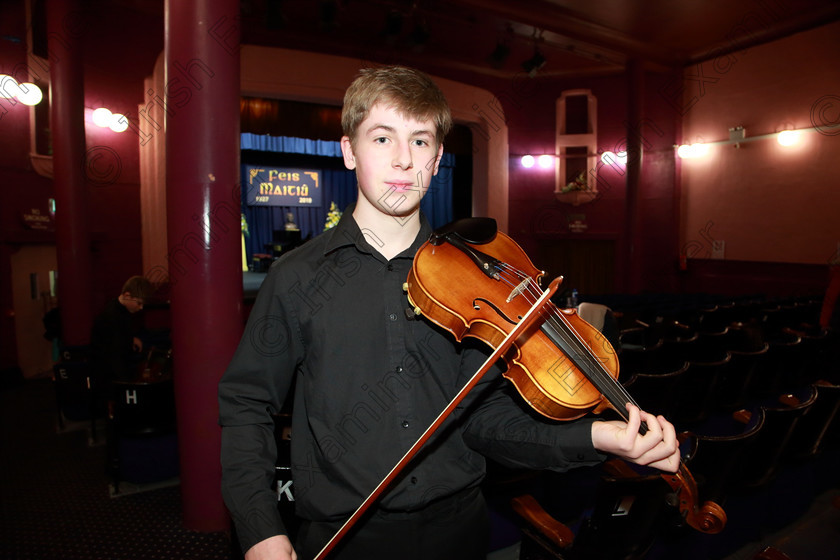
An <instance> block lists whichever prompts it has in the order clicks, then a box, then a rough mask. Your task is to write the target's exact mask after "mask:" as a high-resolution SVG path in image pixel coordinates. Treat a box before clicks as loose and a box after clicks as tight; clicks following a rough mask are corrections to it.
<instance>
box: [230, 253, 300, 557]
mask: <svg viewBox="0 0 840 560" xmlns="http://www.w3.org/2000/svg"><path fill="white" fill-rule="evenodd" d="M278 276H279V272H278V267H276V266H275V267H272V269H271V271H270V272H269V275H268V276H267V277H266V279H265V281H264V282H263V287H262V288H261V289H260V292H259V294H258V296H257V300H256V302H255V303H254V307H253V309H252V310H251V313H250V315H249V318H248V322H247V324H246V326H245V331H244V333H243V335H242V339H241V340H240V343H239V346H238V347H237V350H236V352H235V353H234V356H233V359H232V360H231V362H230V364H229V365H228V368H227V370H226V371H225V373H224V375H223V377H222V379H221V381H220V383H219V395H218V396H219V424H220V425H221V427H222V447H221V464H222V497H223V498H224V501H225V505H226V506H227V508H228V510H229V511H230V513H231V517H232V518H233V521H234V524H235V526H236V530H237V536H238V538H239V543H240V545H241V546H242V550H243V551H247V550H248V549H249V548H250V547H251V546H253V545H254V544H256V543H258V542H260V541H262V540H264V539H267V538H269V537H272V536H275V535H278V534H287V531H286V528H285V527H284V525H283V521H282V519H281V517H280V514H279V511H278V508H277V495H276V493H275V490H274V488H273V484H274V476H275V467H276V463H277V446H276V443H275V438H274V419H273V415H274V414H276V413H277V412H279V411H280V408H281V406H282V404H283V402H284V400H285V398H286V393H287V392H288V390H289V387H290V385H291V381H292V378H293V376H294V372H295V367H296V366H295V364H296V361H297V360H296V355H298V353H299V352H300V351H301V350H300V343H299V336H297V335H296V333H297V329H296V327H295V326H294V321H293V320H292V319H291V318H292V314H291V313H290V312H289V311H288V310H287V309H285V307H284V302H283V298H281V297H280V296H279V294H280V293H282V290H281V289H280V288H279V277H278Z"/></svg>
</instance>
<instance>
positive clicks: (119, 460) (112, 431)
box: [108, 379, 179, 494]
mask: <svg viewBox="0 0 840 560" xmlns="http://www.w3.org/2000/svg"><path fill="white" fill-rule="evenodd" d="M112 395H113V400H112V401H111V402H110V407H109V408H110V411H109V422H108V463H109V470H110V474H111V477H112V480H113V487H114V494H119V492H120V483H121V482H123V481H127V482H132V483H135V484H146V483H151V482H159V481H164V480H167V479H170V478H173V477H176V476H178V474H179V464H178V437H177V433H176V422H175V392H174V387H173V383H172V380H171V379H169V380H165V381H157V382H151V383H135V382H114V383H113V392H112Z"/></svg>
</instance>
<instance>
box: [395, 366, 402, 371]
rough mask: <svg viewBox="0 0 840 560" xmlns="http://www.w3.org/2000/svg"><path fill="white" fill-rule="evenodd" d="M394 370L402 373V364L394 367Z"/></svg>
mask: <svg viewBox="0 0 840 560" xmlns="http://www.w3.org/2000/svg"><path fill="white" fill-rule="evenodd" d="M394 371H396V372H397V373H402V366H397V367H396V368H394Z"/></svg>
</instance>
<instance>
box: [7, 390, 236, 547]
mask: <svg viewBox="0 0 840 560" xmlns="http://www.w3.org/2000/svg"><path fill="white" fill-rule="evenodd" d="M86 427H87V426H86V425H85V424H78V425H75V426H74V425H72V424H68V425H67V426H66V428H65V430H63V431H61V432H60V433H59V431H58V429H57V421H56V413H55V399H54V396H53V388H52V381H51V380H49V379H42V380H34V381H28V382H25V383H23V384H18V385H15V386H13V387H7V388H5V389H3V390H2V391H0V446H1V447H0V473H2V475H0V558H2V559H4V560H42V559H43V560H57V559H62V560H112V559H122V560H146V559H149V560H152V559H160V560H175V559H202V560H228V559H231V558H234V557H236V556H235V555H234V554H233V553H232V551H231V545H230V536H229V535H228V534H226V533H196V532H191V531H188V530H186V529H184V528H183V527H182V525H181V497H180V489H179V487H178V486H177V480H174V481H168V484H164V485H163V487H160V486H161V485H158V486H150V487H143V486H136V485H124V486H123V488H122V489H121V493H120V497H118V498H111V497H110V494H111V492H110V489H109V480H108V478H107V476H106V474H105V446H104V445H102V444H99V445H96V444H94V445H91V443H92V442H90V441H89V431H88V430H87V429H85V428H86ZM74 428H75V429H74ZM100 441H101V436H100Z"/></svg>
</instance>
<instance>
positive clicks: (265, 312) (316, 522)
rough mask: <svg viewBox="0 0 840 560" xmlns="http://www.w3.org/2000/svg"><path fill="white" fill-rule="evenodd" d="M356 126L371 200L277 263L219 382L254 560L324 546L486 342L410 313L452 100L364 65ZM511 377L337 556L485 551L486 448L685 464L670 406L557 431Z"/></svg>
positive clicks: (353, 146)
mask: <svg viewBox="0 0 840 560" xmlns="http://www.w3.org/2000/svg"><path fill="white" fill-rule="evenodd" d="M342 126H343V128H344V133H345V136H344V137H342V139H341V147H342V151H343V154H344V162H345V165H346V166H347V167H348V168H349V169H354V170H355V171H356V176H357V179H358V193H359V194H358V200H357V201H356V203H355V204H354V205H352V206H350V207H349V208H348V209H347V210H346V211H345V213H344V215H343V216H342V218H341V221H340V222H339V223H338V225H337V226H336V227H335V228H333V229H331V230H329V231H327V232H326V233H324V234H322V235H320V236H319V237H317V238H315V239H313V240H311V241H309V242H308V243H306V244H305V245H303V246H302V247H300V248H298V249H296V250H295V251H293V252H290V253H288V254H287V255H286V256H284V257H282V258H281V259H279V260H278V262H277V263H275V265H273V266H272V267H271V270H270V272H269V274H268V277H267V278H266V280H265V282H264V283H263V286H262V288H261V290H260V293H259V295H258V297H257V301H256V303H255V305H254V307H253V310H252V311H251V315H250V318H249V321H248V325H247V326H246V330H245V333H244V336H243V337H242V341H241V342H240V345H239V348H238V349H237V351H236V354H235V356H234V358H233V360H232V361H231V363H230V365H229V367H228V369H227V371H226V372H225V375H224V377H223V379H222V381H221V383H220V386H219V405H220V423H221V425H222V469H223V474H222V479H223V480H222V486H223V495H224V497H225V501H226V504H227V505H228V508H229V509H230V511H231V514H232V516H233V519H234V522H235V524H236V528H237V531H238V535H239V539H240V544H241V545H242V548H243V550H245V551H246V555H245V558H246V560H262V559H266V560H267V559H271V560H287V559H289V558H292V559H295V558H312V557H313V556H315V555H316V554H317V553H318V552H319V551H320V550H321V548H322V547H323V546H324V545H325V544H326V543H327V541H329V539H330V538H331V537H332V536H333V535H334V534H335V533H336V532H337V531H338V530H339V528H340V527H341V525H342V523H343V521H344V520H345V519H347V518H348V517H349V516H350V515H351V514H352V513H353V512H354V511H355V509H356V508H357V507H358V506H359V505H360V504H361V503H362V501H363V500H364V498H365V497H366V496H368V495H369V494H370V493H371V491H372V490H373V489H374V488H375V487H376V485H377V484H378V483H379V481H381V480H382V479H384V478H385V476H386V475H387V474H388V472H389V471H390V470H391V468H392V467H393V466H394V465H395V464H396V463H397V462H398V461H399V459H400V458H401V457H402V456H403V454H404V453H405V451H406V450H407V449H408V448H410V447H411V445H412V444H413V443H414V442H415V441H416V440H417V439H418V438H419V437H420V435H421V434H422V433H423V432H424V431H425V430H426V428H427V427H428V426H429V425H430V424H431V423H432V422H433V420H434V419H435V418H436V416H437V415H438V414H439V413H440V412H441V411H442V410H443V409H444V408H445V407H446V405H447V404H448V403H449V402H450V400H451V399H452V397H453V396H454V395H455V394H456V393H457V391H458V390H459V389H460V388H461V387H462V386H463V385H464V384H465V383H466V382H467V380H468V379H469V378H470V377H471V376H472V375H473V374H474V373H475V372H476V371H477V370H478V369H479V367H480V366H481V365H482V364H483V362H484V361H485V360H486V357H487V355H488V354H489V353H490V351H489V350H488V349H486V348H482V345H481V344H480V343H478V342H475V341H474V340H471V339H467V340H466V341H465V342H464V343H456V342H455V340H454V339H453V338H452V337H451V336H450V335H449V334H448V333H446V332H444V331H443V330H441V329H439V328H437V327H435V326H434V325H433V324H432V323H431V322H429V321H428V320H426V319H425V318H422V317H419V318H418V317H414V316H412V314H411V313H406V310H407V308H409V303H408V301H407V299H406V296H405V294H404V292H403V290H402V285H403V283H404V282H405V280H406V277H407V274H408V271H409V269H410V267H411V264H412V259H413V257H414V254H415V252H416V251H417V249H418V248H419V247H420V246H421V245H422V243H423V242H424V241H425V240H426V239H427V238H428V236H429V233H430V232H431V229H430V227H429V224H428V222H427V221H426V219H425V217H424V216H423V215H422V214H421V213H420V210H419V207H420V200H421V199H422V198H423V196H424V195H425V193H426V191H427V189H428V188H429V184H430V181H431V179H432V176H433V175H434V174H435V173H437V166H438V162H439V160H440V157H441V154H442V153H443V138H444V137H445V136H446V133H447V132H448V130H449V128H450V126H451V116H450V113H449V108H448V106H447V104H446V100H445V99H444V97H443V94H442V93H441V92H440V90H439V89H438V88H437V87H436V86H435V84H434V83H433V82H432V81H431V79H429V77H428V76H426V75H425V74H422V73H420V72H417V71H414V70H411V69H407V68H403V67H389V68H379V69H368V70H364V71H362V72H361V73H360V75H359V77H358V78H357V79H356V80H355V81H354V82H353V84H352V85H351V86H350V88H349V89H348V90H347V93H346V95H345V98H344V109H343V113H342ZM293 379H294V380H295V384H294V405H293V412H292V433H293V437H292V443H291V445H292V461H291V462H292V464H291V468H292V474H293V478H294V490H295V493H294V495H295V500H296V501H295V507H296V512H297V514H298V516H300V517H301V518H303V520H304V521H303V523H302V526H301V529H300V534H299V535H298V538H297V543H296V545H295V549H293V547H292V543H291V541H290V540H289V538H288V537H287V536H286V532H285V528H284V527H283V523H282V521H281V519H280V516H279V514H278V510H277V497H276V495H275V494H274V493H273V492H272V489H271V483H272V480H273V476H274V467H275V460H276V449H275V443H274V441H275V440H274V435H273V429H274V425H273V422H272V416H271V415H272V413H276V412H278V411H279V409H280V407H281V406H282V404H283V402H284V400H285V398H286V394H287V392H288V391H289V388H290V387H291V386H292V380H293ZM504 383H505V382H504V381H502V380H501V379H500V375H499V372H498V371H494V372H492V373H489V374H487V375H486V376H485V378H484V380H483V381H482V382H481V383H480V385H479V386H478V387H476V388H475V389H474V390H473V392H472V393H471V394H470V396H469V397H468V399H467V400H466V401H465V402H464V403H462V405H461V406H460V407H459V408H458V410H457V411H456V412H455V413H454V414H453V416H452V417H451V418H449V419H448V421H447V423H446V424H445V425H444V426H443V428H441V430H439V433H436V435H435V436H434V437H433V438H432V440H431V441H429V442H428V443H427V445H426V447H425V448H424V450H423V451H421V452H420V453H419V454H418V456H417V457H416V458H415V460H414V461H413V462H412V463H411V464H410V465H409V466H408V467H407V468H406V470H405V471H404V472H403V473H402V474H401V476H400V477H399V478H398V479H397V480H396V481H394V483H393V484H392V485H391V487H390V488H389V489H388V490H387V491H386V493H385V494H384V495H383V496H382V497H381V499H380V500H378V502H377V503H376V504H375V505H374V506H373V507H372V508H371V510H369V511H368V513H367V514H366V515H365V516H364V517H363V518H362V519H361V520H360V521H359V523H358V524H357V526H356V527H355V528H354V530H353V531H351V532H350V533H349V534H348V535H347V536H346V537H345V538H344V539H343V540H342V541H341V543H340V544H339V545H338V546H337V547H336V549H334V550H333V552H332V553H331V555H330V558H335V559H364V560H374V559H378V558H407V559H414V558H417V559H419V558H436V559H453V560H454V559H458V560H467V559H479V558H484V557H485V556H486V545H487V534H488V521H487V513H486V509H485V505H484V502H483V498H482V496H481V493H480V491H479V489H478V485H479V484H480V482H481V480H482V478H483V477H484V474H485V459H484V457H485V456H489V457H492V458H493V459H495V460H497V461H499V462H501V463H503V464H505V465H509V466H514V467H530V468H547V469H555V470H561V471H562V470H567V469H569V468H573V467H576V466H583V465H591V464H594V463H596V462H598V461H601V460H603V459H604V458H605V457H606V454H615V455H618V456H621V457H624V458H627V459H629V460H632V461H635V462H638V463H641V464H647V465H651V466H654V467H658V468H662V469H665V470H671V471H673V470H676V468H677V466H678V463H679V451H678V450H677V445H676V438H675V435H674V430H673V427H672V426H671V425H670V424H668V423H667V422H666V421H665V420H664V419H663V418H661V417H660V418H657V417H654V416H652V415H650V414H647V413H640V411H638V409H635V408H633V409H631V410H630V420H629V422H628V423H626V424H625V423H623V422H614V421H610V422H607V421H598V422H596V421H595V420H593V419H582V420H579V421H575V422H566V423H562V424H560V425H557V424H553V425H550V424H548V423H543V422H541V421H539V420H537V419H534V418H533V417H531V416H530V415H528V414H526V413H524V412H523V411H522V409H521V407H520V405H519V404H518V403H515V402H514V401H513V400H512V398H511V397H510V396H509V395H508V393H507V392H506V391H505V386H504ZM640 421H645V422H647V424H648V427H649V428H650V429H649V431H648V432H647V433H646V435H645V436H641V435H639V432H638V429H639V423H640Z"/></svg>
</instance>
